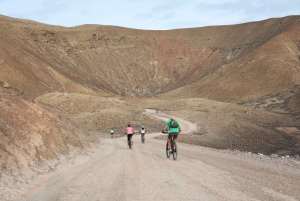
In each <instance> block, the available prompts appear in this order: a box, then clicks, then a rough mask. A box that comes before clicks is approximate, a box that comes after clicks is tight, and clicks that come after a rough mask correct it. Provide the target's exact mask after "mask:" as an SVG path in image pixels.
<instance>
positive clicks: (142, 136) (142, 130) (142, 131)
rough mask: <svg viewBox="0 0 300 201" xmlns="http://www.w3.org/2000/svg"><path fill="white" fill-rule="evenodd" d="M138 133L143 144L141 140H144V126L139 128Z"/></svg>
mask: <svg viewBox="0 0 300 201" xmlns="http://www.w3.org/2000/svg"><path fill="white" fill-rule="evenodd" d="M140 133H141V140H142V142H143V139H145V134H146V129H145V127H144V126H142V127H141V130H140Z"/></svg>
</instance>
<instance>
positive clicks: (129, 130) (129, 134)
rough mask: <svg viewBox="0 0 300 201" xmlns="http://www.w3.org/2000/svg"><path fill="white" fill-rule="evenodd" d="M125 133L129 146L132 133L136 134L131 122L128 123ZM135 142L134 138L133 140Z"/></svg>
mask: <svg viewBox="0 0 300 201" xmlns="http://www.w3.org/2000/svg"><path fill="white" fill-rule="evenodd" d="M125 133H126V134H127V144H128V146H129V140H130V138H131V139H132V135H133V134H134V129H133V128H132V127H131V125H130V124H128V125H127V127H126V129H125ZM132 142H133V140H132Z"/></svg>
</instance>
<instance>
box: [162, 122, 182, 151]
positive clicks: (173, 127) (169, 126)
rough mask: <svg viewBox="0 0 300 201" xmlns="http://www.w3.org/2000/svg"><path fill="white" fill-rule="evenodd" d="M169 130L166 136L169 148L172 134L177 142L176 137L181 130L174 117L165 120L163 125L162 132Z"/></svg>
mask: <svg viewBox="0 0 300 201" xmlns="http://www.w3.org/2000/svg"><path fill="white" fill-rule="evenodd" d="M167 130H169V136H168V148H169V149H171V139H172V136H173V135H174V141H175V142H177V138H178V135H179V133H180V132H181V126H180V123H179V122H178V121H176V120H175V119H170V120H169V121H167V122H166V125H165V126H164V128H163V130H162V132H165V131H167Z"/></svg>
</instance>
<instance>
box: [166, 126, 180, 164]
mask: <svg viewBox="0 0 300 201" xmlns="http://www.w3.org/2000/svg"><path fill="white" fill-rule="evenodd" d="M163 133H165V132H163ZM175 135H176V133H174V134H173V135H172V138H171V150H169V147H168V142H167V144H166V155H167V158H170V156H171V154H172V155H173V159H174V160H176V159H177V155H178V146H177V143H176V142H175V140H174V136H175Z"/></svg>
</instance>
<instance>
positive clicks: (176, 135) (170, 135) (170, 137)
mask: <svg viewBox="0 0 300 201" xmlns="http://www.w3.org/2000/svg"><path fill="white" fill-rule="evenodd" d="M173 135H174V139H176V138H177V137H178V135H179V133H169V135H168V139H172V136H173Z"/></svg>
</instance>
